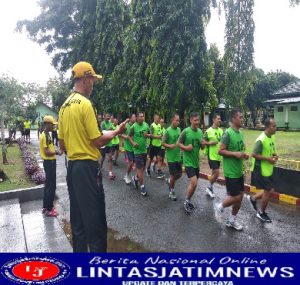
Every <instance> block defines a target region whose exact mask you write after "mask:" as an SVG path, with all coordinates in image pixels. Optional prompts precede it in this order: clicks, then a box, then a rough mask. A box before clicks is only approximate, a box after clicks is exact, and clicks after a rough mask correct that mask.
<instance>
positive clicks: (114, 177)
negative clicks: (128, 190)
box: [108, 173, 116, 180]
mask: <svg viewBox="0 0 300 285" xmlns="http://www.w3.org/2000/svg"><path fill="white" fill-rule="evenodd" d="M108 178H109V179H110V180H115V179H116V175H115V174H114V173H111V174H109V176H108Z"/></svg>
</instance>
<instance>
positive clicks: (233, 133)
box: [221, 128, 245, 178]
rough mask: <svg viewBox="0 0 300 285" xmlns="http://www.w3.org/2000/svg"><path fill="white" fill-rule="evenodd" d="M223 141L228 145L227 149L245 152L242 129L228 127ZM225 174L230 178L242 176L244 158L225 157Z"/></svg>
mask: <svg viewBox="0 0 300 285" xmlns="http://www.w3.org/2000/svg"><path fill="white" fill-rule="evenodd" d="M221 143H223V144H224V145H225V146H226V149H227V150H229V151H233V152H244V151H245V144H244V136H243V134H242V133H241V132H240V131H237V130H235V129H233V128H228V129H227V130H226V131H225V133H224V135H223V137H222V139H221ZM223 168H224V176H225V177H228V178H240V177H242V176H243V159H238V158H235V157H226V156H224V157H223Z"/></svg>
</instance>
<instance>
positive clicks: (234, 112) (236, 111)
mask: <svg viewBox="0 0 300 285" xmlns="http://www.w3.org/2000/svg"><path fill="white" fill-rule="evenodd" d="M237 113H243V112H242V110H241V109H240V108H234V109H232V110H231V112H230V121H232V119H233V118H235V117H236V115H237Z"/></svg>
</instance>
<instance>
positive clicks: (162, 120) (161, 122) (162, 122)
mask: <svg viewBox="0 0 300 285" xmlns="http://www.w3.org/2000/svg"><path fill="white" fill-rule="evenodd" d="M159 124H160V125H161V127H162V128H163V127H164V126H165V119H164V118H160V120H159Z"/></svg>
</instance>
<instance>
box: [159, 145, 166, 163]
mask: <svg viewBox="0 0 300 285" xmlns="http://www.w3.org/2000/svg"><path fill="white" fill-rule="evenodd" d="M160 154H161V155H160V157H161V158H162V160H164V159H165V156H166V150H165V149H164V148H162V149H161V152H160Z"/></svg>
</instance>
